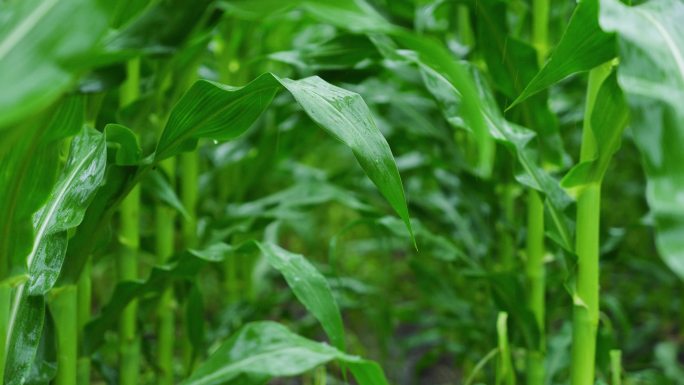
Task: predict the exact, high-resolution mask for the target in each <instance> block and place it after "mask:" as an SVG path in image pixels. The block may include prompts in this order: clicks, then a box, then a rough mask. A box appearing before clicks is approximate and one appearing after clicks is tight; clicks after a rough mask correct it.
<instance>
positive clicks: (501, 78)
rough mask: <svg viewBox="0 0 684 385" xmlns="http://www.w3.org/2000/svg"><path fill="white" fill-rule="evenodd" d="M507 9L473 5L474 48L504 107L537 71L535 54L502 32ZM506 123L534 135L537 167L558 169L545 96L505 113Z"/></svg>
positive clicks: (559, 153) (557, 144)
mask: <svg viewBox="0 0 684 385" xmlns="http://www.w3.org/2000/svg"><path fill="white" fill-rule="evenodd" d="M507 7H508V5H507V4H506V3H504V2H492V1H477V2H475V9H476V11H477V14H476V15H477V17H478V20H479V22H478V23H477V25H478V48H479V49H480V51H482V54H483V57H484V59H485V61H486V63H487V72H488V74H489V75H490V76H491V77H492V86H493V87H494V88H495V89H496V90H498V91H499V92H500V93H501V94H502V95H503V97H504V98H505V102H506V103H508V102H509V101H510V100H513V99H514V98H515V97H516V96H518V95H520V93H521V92H522V91H523V89H524V86H525V85H526V84H527V83H528V82H529V81H530V80H532V78H534V76H535V74H536V73H537V71H538V70H539V68H538V66H537V60H538V59H537V57H538V53H537V51H536V50H535V49H534V47H532V46H531V45H529V44H528V43H526V42H524V41H522V40H520V39H517V38H515V37H514V36H511V35H510V34H509V32H508V30H507V28H506V25H507V24H506V14H507V12H506V11H507ZM506 117H507V119H508V120H511V121H513V122H517V123H518V124H521V125H522V126H524V127H527V128H529V129H531V130H533V131H534V132H536V133H537V137H536V140H537V142H538V144H539V153H540V159H539V162H540V164H550V165H553V166H556V167H558V166H561V165H562V163H563V144H562V141H561V138H560V134H559V130H558V121H557V119H556V117H555V115H554V114H553V113H552V112H551V110H550V109H549V105H548V95H547V93H539V94H537V95H535V96H534V97H531V98H529V99H527V100H526V101H525V102H523V103H520V104H519V105H518V106H517V107H516V108H514V109H512V110H509V111H507V114H506Z"/></svg>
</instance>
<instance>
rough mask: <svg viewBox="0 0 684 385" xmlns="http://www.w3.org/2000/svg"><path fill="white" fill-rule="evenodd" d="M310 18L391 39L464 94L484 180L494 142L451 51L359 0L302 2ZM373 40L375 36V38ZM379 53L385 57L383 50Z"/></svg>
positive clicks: (473, 89)
mask: <svg viewBox="0 0 684 385" xmlns="http://www.w3.org/2000/svg"><path fill="white" fill-rule="evenodd" d="M302 7H303V8H304V9H305V10H307V11H308V12H309V13H310V14H311V15H312V16H315V17H316V18H317V19H319V20H321V21H324V22H326V23H330V24H332V25H335V26H337V27H339V28H342V29H344V30H348V31H352V32H357V33H367V34H371V35H377V34H382V35H383V36H384V35H387V36H392V37H393V38H395V39H397V41H399V42H400V43H401V44H402V45H403V46H404V47H406V48H408V49H410V50H412V51H413V55H414V58H413V59H414V60H416V61H418V62H420V63H421V64H422V65H425V66H428V67H430V68H432V69H433V70H434V71H437V72H439V73H442V74H444V77H445V78H446V79H448V80H449V81H450V82H451V83H452V85H453V86H454V87H455V88H457V89H458V90H459V91H460V92H461V93H463V94H464V95H465V97H464V98H463V108H462V116H463V119H464V120H465V123H467V125H468V128H470V129H471V130H472V132H473V133H474V134H475V137H476V138H477V143H478V149H479V164H478V170H477V171H478V172H479V173H480V174H481V175H482V176H483V177H488V176H489V175H490V174H491V172H492V167H493V162H494V151H495V147H494V143H493V141H492V140H491V138H490V137H489V135H487V128H486V124H485V121H484V116H483V114H482V112H481V111H482V106H481V105H480V102H479V99H478V98H477V97H476V95H477V90H476V87H475V85H474V83H473V80H472V78H470V76H469V75H468V72H467V70H466V69H465V67H464V66H463V65H461V63H459V62H458V61H457V60H456V58H455V57H454V56H453V55H452V54H451V52H450V51H449V50H448V49H447V48H446V47H445V46H444V45H443V44H442V43H441V42H439V41H437V40H434V39H431V38H429V37H427V36H420V35H417V34H413V33H411V32H409V31H407V30H404V29H401V28H399V27H397V26H394V25H392V24H391V23H389V22H388V21H387V20H385V19H384V18H383V17H382V16H381V15H380V14H379V13H378V12H377V11H375V10H374V9H373V8H372V7H371V6H370V5H369V4H368V3H366V2H365V1H363V0H353V1H334V0H326V1H316V2H313V1H311V2H307V1H305V2H304V3H303V6H302ZM375 38H376V41H377V36H375ZM381 53H383V54H387V53H388V52H387V50H382V49H381Z"/></svg>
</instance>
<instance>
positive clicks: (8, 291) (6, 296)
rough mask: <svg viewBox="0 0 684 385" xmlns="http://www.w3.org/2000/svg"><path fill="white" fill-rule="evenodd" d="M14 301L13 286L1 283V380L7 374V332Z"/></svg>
mask: <svg viewBox="0 0 684 385" xmlns="http://www.w3.org/2000/svg"><path fill="white" fill-rule="evenodd" d="M11 302H12V288H11V287H10V285H9V284H8V283H0V382H2V379H3V378H4V376H5V361H6V360H7V356H6V354H7V347H6V345H7V342H8V341H7V333H8V331H9V317H10V307H11Z"/></svg>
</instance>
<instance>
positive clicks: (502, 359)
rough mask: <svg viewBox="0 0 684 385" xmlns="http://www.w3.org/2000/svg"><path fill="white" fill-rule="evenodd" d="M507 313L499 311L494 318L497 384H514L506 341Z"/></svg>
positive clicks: (511, 363)
mask: <svg viewBox="0 0 684 385" xmlns="http://www.w3.org/2000/svg"><path fill="white" fill-rule="evenodd" d="M507 322H508V314H507V313H506V312H499V315H498V317H497V319H496V333H497V337H498V343H499V361H498V368H497V372H496V384H497V385H515V371H514V370H513V361H512V359H511V348H510V345H509V343H508V325H507Z"/></svg>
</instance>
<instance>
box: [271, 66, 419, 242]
mask: <svg viewBox="0 0 684 385" xmlns="http://www.w3.org/2000/svg"><path fill="white" fill-rule="evenodd" d="M281 83H282V84H283V86H285V88H287V90H288V91H290V93H291V94H292V96H294V98H295V99H296V100H297V102H299V104H300V105H301V106H302V108H303V109H304V111H305V112H306V113H307V115H309V117H310V118H311V119H312V120H313V121H314V122H316V123H317V124H318V125H319V126H321V127H322V128H323V129H324V130H325V131H327V132H328V133H329V134H331V135H332V136H334V137H335V138H337V139H338V140H340V141H341V142H342V143H344V144H345V145H347V146H348V147H349V148H351V150H352V152H353V153H354V156H355V157H356V159H357V160H358V161H359V164H360V165H361V168H363V170H364V171H365V172H366V174H367V175H368V177H369V178H370V179H371V180H372V181H373V183H375V185H376V186H377V187H378V189H379V190H380V192H381V193H382V194H383V195H384V196H385V198H386V199H387V201H388V202H389V203H390V205H391V206H392V208H394V210H395V211H396V212H397V214H399V217H401V219H402V220H403V221H404V224H405V225H406V228H408V229H409V233H410V234H411V237H412V238H413V231H412V230H411V222H410V219H409V213H408V207H407V206H406V198H405V197H404V188H403V186H402V184H401V177H400V176H399V170H398V169H397V165H396V163H395V161H394V157H393V156H392V150H391V149H390V147H389V144H387V141H386V140H385V138H384V137H383V136H382V134H381V133H380V130H378V128H377V126H376V125H375V122H374V121H373V117H372V115H371V112H370V110H369V109H368V106H367V105H366V103H365V102H364V101H363V99H362V98H361V96H360V95H359V94H357V93H354V92H349V91H347V90H344V89H342V88H339V87H335V86H332V85H330V84H328V83H326V82H325V81H323V80H322V79H321V78H319V77H311V78H306V79H302V80H289V79H282V80H281Z"/></svg>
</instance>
